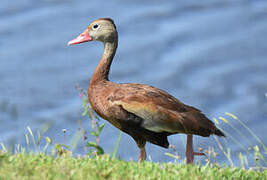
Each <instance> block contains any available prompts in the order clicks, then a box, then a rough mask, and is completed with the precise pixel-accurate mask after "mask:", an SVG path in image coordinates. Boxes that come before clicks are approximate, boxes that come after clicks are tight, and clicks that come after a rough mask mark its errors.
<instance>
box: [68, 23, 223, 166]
mask: <svg viewBox="0 0 267 180" xmlns="http://www.w3.org/2000/svg"><path fill="white" fill-rule="evenodd" d="M90 41H100V42H102V43H103V45H104V52H103V54H102V57H101V59H100V61H99V63H98V65H97V67H96V69H95V71H94V73H93V75H92V77H91V80H90V84H89V86H88V100H89V102H90V104H91V107H92V108H93V110H94V111H95V112H96V113H97V114H98V115H99V116H100V117H101V118H103V119H105V120H107V121H108V122H110V123H111V124H112V125H113V126H115V127H116V128H118V129H120V130H121V131H123V132H124V133H126V134H128V135H130V136H131V137H132V138H133V140H134V141H135V142H136V144H137V146H138V148H139V159H138V160H139V161H140V162H142V161H144V160H145V159H146V156H147V155H146V149H145V146H146V143H147V142H149V143H152V144H155V145H158V146H160V147H163V148H170V147H171V145H170V144H169V142H168V136H170V135H174V134H186V135H187V141H186V153H185V156H186V163H187V164H193V161H194V156H195V155H205V154H204V153H201V152H194V150H193V135H198V136H203V137H209V136H210V135H217V136H225V134H224V133H223V132H222V131H221V130H220V129H218V128H217V127H216V126H215V124H214V123H213V122H212V121H211V120H209V119H208V118H207V117H206V116H205V115H204V114H203V113H202V112H201V111H200V110H198V109H197V108H195V107H193V106H189V105H186V104H184V103H182V102H181V101H180V100H178V99H177V98H175V97H174V96H172V95H170V94H169V93H167V92H166V91H164V90H161V89H158V88H156V87H153V86H150V85H146V84H137V83H120V84H118V83H115V82H112V81H110V80H109V72H110V67H111V64H112V61H113V58H114V56H115V53H116V50H117V47H118V31H117V27H116V25H115V23H114V21H113V20H112V19H111V18H99V19H96V20H94V21H92V22H91V23H90V25H89V26H88V27H87V28H86V29H85V30H84V31H83V32H82V33H81V34H80V35H79V36H78V37H76V38H74V39H73V40H71V41H69V42H68V45H75V44H80V43H85V42H90Z"/></svg>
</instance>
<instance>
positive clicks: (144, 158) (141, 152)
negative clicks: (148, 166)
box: [139, 146, 146, 162]
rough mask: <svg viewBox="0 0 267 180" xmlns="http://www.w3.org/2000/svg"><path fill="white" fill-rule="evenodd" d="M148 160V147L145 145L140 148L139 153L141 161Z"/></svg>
mask: <svg viewBox="0 0 267 180" xmlns="http://www.w3.org/2000/svg"><path fill="white" fill-rule="evenodd" d="M144 160H146V148H145V146H144V147H142V148H140V153H139V162H142V161H144Z"/></svg>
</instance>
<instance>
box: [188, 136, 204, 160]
mask: <svg viewBox="0 0 267 180" xmlns="http://www.w3.org/2000/svg"><path fill="white" fill-rule="evenodd" d="M195 155H196V156H206V155H205V154H204V153H202V152H194V150H193V135H192V134H189V135H187V142H186V164H193V163H194V156H195Z"/></svg>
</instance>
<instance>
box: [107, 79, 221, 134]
mask: <svg viewBox="0 0 267 180" xmlns="http://www.w3.org/2000/svg"><path fill="white" fill-rule="evenodd" d="M108 101H109V104H110V105H111V106H112V105H119V106H121V107H122V108H123V109H124V110H126V111H127V112H130V113H133V114H134V115H136V116H138V117H141V118H142V119H143V122H142V127H143V128H145V129H148V130H150V131H153V132H168V133H186V134H197V135H201V136H209V135H211V134H217V135H219V136H223V133H222V132H221V131H220V130H218V129H217V128H216V126H215V125H214V123H213V122H212V121H210V120H209V119H208V118H206V117H205V115H204V114H203V113H201V112H200V111H199V110H198V109H196V108H194V107H191V106H188V105H185V104H183V103H182V102H180V101H179V100H178V99H176V98H175V97H173V96H171V95H170V94H168V93H167V92H165V91H163V90H160V89H158V88H155V87H152V86H148V85H143V84H120V87H119V88H117V89H116V90H115V91H114V92H113V93H111V94H110V95H109V97H108Z"/></svg>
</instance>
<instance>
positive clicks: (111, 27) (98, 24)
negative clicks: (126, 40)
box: [68, 18, 118, 45]
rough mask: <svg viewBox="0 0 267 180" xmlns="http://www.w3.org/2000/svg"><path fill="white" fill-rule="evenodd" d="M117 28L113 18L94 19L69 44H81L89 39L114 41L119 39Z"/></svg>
mask: <svg viewBox="0 0 267 180" xmlns="http://www.w3.org/2000/svg"><path fill="white" fill-rule="evenodd" d="M117 36H118V35H117V30H116V26H115V24H114V22H113V20H112V19H110V18H100V19H97V20H95V21H93V22H92V23H91V24H90V25H89V26H88V27H87V28H86V30H85V31H84V32H83V33H82V34H80V35H79V36H78V37H76V38H75V39H73V40H71V41H69V42H68V45H74V44H80V43H84V42H88V41H101V42H104V43H105V42H112V41H114V40H117Z"/></svg>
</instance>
